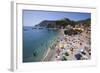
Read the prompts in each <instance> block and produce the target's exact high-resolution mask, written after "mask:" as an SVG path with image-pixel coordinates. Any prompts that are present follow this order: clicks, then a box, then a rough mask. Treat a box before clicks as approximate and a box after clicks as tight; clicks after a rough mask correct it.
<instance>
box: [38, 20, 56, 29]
mask: <svg viewBox="0 0 100 73" xmlns="http://www.w3.org/2000/svg"><path fill="white" fill-rule="evenodd" d="M55 25H56V21H50V20H44V21H42V22H41V23H40V24H38V26H40V27H48V28H49V27H54V26H55Z"/></svg>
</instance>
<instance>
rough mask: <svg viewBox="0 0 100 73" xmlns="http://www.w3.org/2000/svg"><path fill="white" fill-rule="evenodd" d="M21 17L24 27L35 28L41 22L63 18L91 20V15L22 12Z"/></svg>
mask: <svg viewBox="0 0 100 73" xmlns="http://www.w3.org/2000/svg"><path fill="white" fill-rule="evenodd" d="M22 17H23V25H24V26H35V25H37V24H39V23H40V22H42V21H43V20H60V19H63V18H69V19H70V20H74V21H78V20H84V19H87V18H91V13H82V12H58V11H36V10H23V13H22Z"/></svg>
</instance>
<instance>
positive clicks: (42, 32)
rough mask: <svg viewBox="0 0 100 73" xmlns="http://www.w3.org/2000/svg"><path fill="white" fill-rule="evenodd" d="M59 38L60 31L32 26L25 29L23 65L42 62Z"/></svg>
mask: <svg viewBox="0 0 100 73" xmlns="http://www.w3.org/2000/svg"><path fill="white" fill-rule="evenodd" d="M58 37H59V31H58V30H55V29H49V28H40V27H38V28H37V27H32V26H24V27H23V55H22V56H23V63H28V62H40V61H41V60H42V59H43V58H44V55H45V54H46V52H47V50H48V48H50V47H51V46H52V44H53V42H55V41H56V40H57V39H58Z"/></svg>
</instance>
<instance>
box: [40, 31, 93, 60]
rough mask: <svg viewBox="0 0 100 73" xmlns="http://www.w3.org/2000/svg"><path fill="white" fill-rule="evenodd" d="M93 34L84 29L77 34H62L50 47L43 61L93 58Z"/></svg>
mask: <svg viewBox="0 0 100 73" xmlns="http://www.w3.org/2000/svg"><path fill="white" fill-rule="evenodd" d="M90 36H91V34H90V31H88V30H84V31H83V32H82V33H80V34H77V35H71V36H70V35H62V34H61V36H60V37H59V39H58V42H57V43H56V45H53V47H52V48H49V49H48V51H47V53H46V55H45V57H44V59H43V60H42V61H65V60H88V59H90V58H91V43H90V42H91V38H90Z"/></svg>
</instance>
